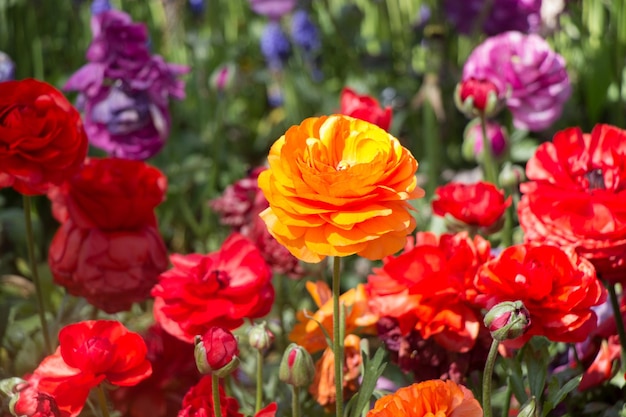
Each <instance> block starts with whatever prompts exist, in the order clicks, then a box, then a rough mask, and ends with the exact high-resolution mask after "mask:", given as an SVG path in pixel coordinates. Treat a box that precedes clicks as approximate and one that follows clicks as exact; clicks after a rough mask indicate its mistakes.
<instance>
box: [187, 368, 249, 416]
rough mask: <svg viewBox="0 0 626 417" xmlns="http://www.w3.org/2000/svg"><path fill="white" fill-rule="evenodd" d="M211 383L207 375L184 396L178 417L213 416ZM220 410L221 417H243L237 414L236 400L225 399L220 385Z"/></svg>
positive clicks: (237, 405) (237, 404)
mask: <svg viewBox="0 0 626 417" xmlns="http://www.w3.org/2000/svg"><path fill="white" fill-rule="evenodd" d="M212 387H213V383H212V381H211V376H209V375H207V376H205V377H204V378H202V379H201V380H200V382H198V384H197V385H195V386H193V387H191V389H190V390H189V391H188V392H187V394H186V395H185V398H184V399H183V405H182V408H181V410H180V411H179V412H178V417H206V416H213V415H215V413H214V409H213V395H212V391H211V390H212ZM219 392H220V409H221V411H222V417H243V414H241V413H240V412H239V403H238V402H237V400H236V399H234V398H231V397H227V396H226V394H225V393H224V389H223V388H222V385H221V384H220V386H219Z"/></svg>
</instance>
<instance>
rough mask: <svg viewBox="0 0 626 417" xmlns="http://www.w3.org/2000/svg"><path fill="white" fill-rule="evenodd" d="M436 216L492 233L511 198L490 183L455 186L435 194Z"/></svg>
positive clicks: (434, 210)
mask: <svg viewBox="0 0 626 417" xmlns="http://www.w3.org/2000/svg"><path fill="white" fill-rule="evenodd" d="M435 194H437V199H436V200H433V202H432V205H433V212H434V213H435V214H437V215H439V216H451V217H452V218H454V219H456V220H457V221H459V222H461V223H464V224H465V225H468V226H472V227H481V228H486V229H491V228H495V227H497V224H498V221H499V220H500V219H502V218H503V217H502V216H503V215H504V212H505V211H506V209H507V207H509V206H510V205H511V197H509V198H506V199H505V198H504V193H503V192H502V191H501V190H498V189H497V188H496V186H495V185H493V184H491V183H488V182H482V181H480V182H477V183H474V184H463V183H455V182H451V183H448V184H446V185H444V186H441V187H438V188H437V189H436V190H435Z"/></svg>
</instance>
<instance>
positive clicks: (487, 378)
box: [483, 339, 500, 417]
mask: <svg viewBox="0 0 626 417" xmlns="http://www.w3.org/2000/svg"><path fill="white" fill-rule="evenodd" d="M499 344H500V342H498V341H497V340H495V339H494V340H493V342H491V347H490V348H489V354H488V355H487V362H485V372H484V373H483V413H484V417H491V382H492V375H493V368H494V366H495V364H496V358H497V357H498V345H499Z"/></svg>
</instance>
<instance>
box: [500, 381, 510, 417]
mask: <svg viewBox="0 0 626 417" xmlns="http://www.w3.org/2000/svg"><path fill="white" fill-rule="evenodd" d="M504 395H505V397H504V407H502V414H501V415H502V417H509V410H510V409H511V396H512V395H513V384H511V381H507V385H506V392H505V393H504Z"/></svg>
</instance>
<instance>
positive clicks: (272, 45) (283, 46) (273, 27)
mask: <svg viewBox="0 0 626 417" xmlns="http://www.w3.org/2000/svg"><path fill="white" fill-rule="evenodd" d="M261 52H262V53H263V56H264V57H265V60H266V61H267V64H268V66H269V67H270V68H271V69H274V70H280V69H281V68H282V67H283V65H284V63H285V62H286V61H287V59H288V58H289V56H290V55H291V44H290V43H289V39H287V35H286V34H285V32H284V31H283V28H282V27H281V26H280V23H278V22H274V21H272V22H269V23H268V24H267V25H266V26H265V29H264V30H263V34H262V35H261Z"/></svg>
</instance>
